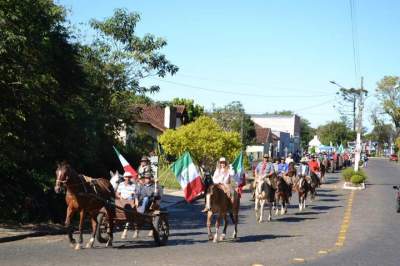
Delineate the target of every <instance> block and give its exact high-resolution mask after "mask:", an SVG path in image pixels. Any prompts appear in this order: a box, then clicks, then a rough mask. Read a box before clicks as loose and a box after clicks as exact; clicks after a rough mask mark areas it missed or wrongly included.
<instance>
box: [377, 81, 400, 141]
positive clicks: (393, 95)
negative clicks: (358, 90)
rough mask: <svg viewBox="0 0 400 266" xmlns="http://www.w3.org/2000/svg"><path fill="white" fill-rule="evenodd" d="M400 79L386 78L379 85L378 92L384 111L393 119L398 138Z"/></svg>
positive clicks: (399, 132)
mask: <svg viewBox="0 0 400 266" xmlns="http://www.w3.org/2000/svg"><path fill="white" fill-rule="evenodd" d="M399 82H400V77H398V76H384V77H383V78H382V79H381V80H380V81H379V82H378V83H377V88H376V92H377V95H378V98H379V100H380V102H381V106H382V108H383V111H384V112H385V113H386V114H387V115H389V116H390V118H391V119H392V121H393V123H394V126H395V130H396V136H399V134H400V86H399Z"/></svg>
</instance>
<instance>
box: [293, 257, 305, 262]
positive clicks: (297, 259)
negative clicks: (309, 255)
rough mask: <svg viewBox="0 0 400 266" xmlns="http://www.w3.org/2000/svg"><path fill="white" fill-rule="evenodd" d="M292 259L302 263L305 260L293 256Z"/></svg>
mask: <svg viewBox="0 0 400 266" xmlns="http://www.w3.org/2000/svg"><path fill="white" fill-rule="evenodd" d="M293 261H294V262H298V263H304V262H305V261H306V260H305V259H303V258H294V259H293Z"/></svg>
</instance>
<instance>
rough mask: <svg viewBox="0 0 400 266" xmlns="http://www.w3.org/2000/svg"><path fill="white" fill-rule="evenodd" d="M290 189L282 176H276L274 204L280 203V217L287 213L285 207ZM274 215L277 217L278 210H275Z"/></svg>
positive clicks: (287, 203)
mask: <svg viewBox="0 0 400 266" xmlns="http://www.w3.org/2000/svg"><path fill="white" fill-rule="evenodd" d="M291 189H292V188H291V187H290V186H289V184H288V183H287V181H286V180H285V179H284V177H283V176H277V178H276V192H275V200H276V204H279V202H280V203H281V215H284V214H286V213H287V205H289V197H290V194H291V193H290V192H291ZM275 215H279V208H278V207H277V208H276V212H275Z"/></svg>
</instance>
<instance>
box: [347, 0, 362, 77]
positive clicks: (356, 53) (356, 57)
mask: <svg viewBox="0 0 400 266" xmlns="http://www.w3.org/2000/svg"><path fill="white" fill-rule="evenodd" d="M354 1H355V0H349V6H350V22H351V36H352V44H353V64H354V76H355V80H356V81H357V79H358V75H359V71H360V49H359V45H358V44H359V42H358V27H357V12H356V7H357V6H356V4H355V2H354Z"/></svg>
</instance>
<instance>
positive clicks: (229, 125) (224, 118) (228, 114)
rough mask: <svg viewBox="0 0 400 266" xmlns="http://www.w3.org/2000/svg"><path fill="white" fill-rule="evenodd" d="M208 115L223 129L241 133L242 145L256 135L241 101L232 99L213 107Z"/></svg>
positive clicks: (252, 123) (245, 144)
mask: <svg viewBox="0 0 400 266" xmlns="http://www.w3.org/2000/svg"><path fill="white" fill-rule="evenodd" d="M210 115H211V117H213V118H214V119H215V120H216V121H217V123H218V124H219V125H220V126H221V127H222V128H223V129H224V130H226V131H235V132H238V133H239V134H241V137H242V143H243V145H244V146H243V147H246V146H247V145H249V144H251V143H253V142H254V140H255V137H256V130H255V126H254V122H253V121H252V120H251V118H250V116H249V115H247V114H246V113H245V111H244V108H243V105H242V103H241V102H239V101H233V102H231V103H229V104H227V105H225V106H224V107H220V108H215V109H214V111H213V113H211V114H210Z"/></svg>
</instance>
